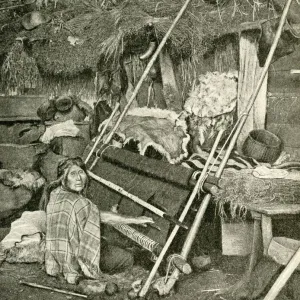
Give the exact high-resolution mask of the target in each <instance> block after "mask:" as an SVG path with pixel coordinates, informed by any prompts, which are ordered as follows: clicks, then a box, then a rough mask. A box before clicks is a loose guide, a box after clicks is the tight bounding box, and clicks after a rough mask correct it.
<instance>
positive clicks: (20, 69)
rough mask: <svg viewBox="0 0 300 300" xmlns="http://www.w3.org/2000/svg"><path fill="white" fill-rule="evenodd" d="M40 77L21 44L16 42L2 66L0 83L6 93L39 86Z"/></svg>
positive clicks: (33, 61)
mask: <svg viewBox="0 0 300 300" xmlns="http://www.w3.org/2000/svg"><path fill="white" fill-rule="evenodd" d="M40 81H41V77H40V73H39V70H38V68H37V65H36V62H35V60H34V59H33V58H32V57H30V56H28V54H27V53H26V52H25V51H24V47H23V42H21V41H16V42H15V43H14V44H13V46H12V48H11V50H10V51H9V53H8V54H7V55H6V58H5V60H4V62H3V64H2V68H1V82H2V85H3V88H4V89H5V90H6V92H8V91H18V92H21V93H22V92H23V91H24V90H25V89H28V88H35V87H36V86H38V85H39V84H40Z"/></svg>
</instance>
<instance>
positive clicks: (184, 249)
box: [164, 0, 292, 294]
mask: <svg viewBox="0 0 300 300" xmlns="http://www.w3.org/2000/svg"><path fill="white" fill-rule="evenodd" d="M291 2H292V0H287V1H286V4H285V7H284V10H283V13H282V16H281V19H280V22H279V26H278V29H277V32H276V35H275V38H274V41H273V44H272V46H271V48H270V51H269V54H268V57H267V59H266V62H265V65H264V68H263V71H262V74H261V76H260V79H259V81H258V83H257V86H256V89H255V90H254V92H253V94H252V95H251V97H250V99H249V103H248V106H247V108H246V110H245V113H244V114H243V115H242V116H241V118H240V119H239V120H238V124H237V127H236V130H235V132H234V134H233V136H232V139H231V140H230V143H229V146H228V148H227V150H226V152H225V155H224V157H223V159H222V161H221V163H220V165H219V167H218V170H217V172H216V174H215V177H217V178H221V176H222V173H223V171H224V168H225V166H226V164H227V161H228V159H229V156H230V154H231V152H232V150H233V148H234V146H235V144H236V141H237V139H238V137H239V134H240V132H241V130H242V128H243V126H244V124H245V122H246V119H247V116H248V114H249V112H250V110H251V108H252V106H253V105H254V102H255V100H256V97H257V95H258V93H259V90H260V88H261V85H262V83H263V81H264V78H265V76H266V74H267V71H268V69H269V66H270V64H271V60H272V57H273V55H274V52H275V50H276V47H277V44H278V41H279V38H280V35H281V32H282V29H283V25H284V22H285V19H286V16H287V13H288V10H289V7H290V5H291ZM210 199H211V195H210V194H207V195H205V197H204V199H203V201H202V203H201V205H200V209H199V210H198V212H197V215H196V217H195V220H194V222H193V225H192V226H191V229H190V231H189V234H188V236H187V237H186V240H185V243H184V245H183V247H182V252H181V255H182V257H183V258H184V259H186V258H187V256H188V254H189V251H190V249H191V246H192V243H193V241H194V239H195V236H196V234H197V231H198V229H199V226H200V224H201V222H202V219H203V216H204V213H205V211H206V208H207V206H208V204H209V201H210ZM178 275H179V270H176V269H175V270H174V271H173V273H172V275H171V276H170V278H169V280H168V282H167V283H166V287H165V289H164V292H165V293H166V294H168V293H169V292H170V290H171V289H172V287H173V286H174V284H175V282H176V281H177V280H178Z"/></svg>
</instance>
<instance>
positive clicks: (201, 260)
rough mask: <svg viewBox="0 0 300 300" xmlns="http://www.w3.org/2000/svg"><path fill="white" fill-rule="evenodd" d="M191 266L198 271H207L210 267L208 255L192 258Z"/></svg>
mask: <svg viewBox="0 0 300 300" xmlns="http://www.w3.org/2000/svg"><path fill="white" fill-rule="evenodd" d="M192 266H193V267H194V268H195V269H196V270H198V271H207V270H209V269H210V267H211V258H210V256H209V255H200V256H197V257H194V258H192Z"/></svg>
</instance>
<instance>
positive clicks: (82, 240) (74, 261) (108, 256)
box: [41, 158, 153, 284]
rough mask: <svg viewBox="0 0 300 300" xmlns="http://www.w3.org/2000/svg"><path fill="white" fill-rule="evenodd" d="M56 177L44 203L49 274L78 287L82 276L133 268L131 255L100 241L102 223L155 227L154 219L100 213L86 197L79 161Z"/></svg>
mask: <svg viewBox="0 0 300 300" xmlns="http://www.w3.org/2000/svg"><path fill="white" fill-rule="evenodd" d="M57 174H58V179H57V180H56V181H54V182H52V183H51V184H50V185H49V186H48V188H47V189H46V190H45V193H44V195H43V197H42V201H41V208H42V209H45V210H46V214H47V231H46V254H45V266H46V272H47V273H48V274H49V275H52V276H57V275H59V274H62V275H63V276H64V278H65V279H66V280H67V281H68V282H69V283H72V284H75V283H76V282H78V279H79V278H80V277H81V276H86V277H89V278H94V279H97V278H98V277H99V274H100V272H101V271H103V272H107V273H117V272H122V271H124V270H125V269H128V268H131V267H132V265H133V256H132V254H131V253H129V252H128V251H126V250H124V249H121V248H119V247H115V246H112V245H108V244H104V243H103V241H101V234H100V222H102V223H107V224H116V223H119V224H120V223H121V224H145V223H153V220H152V218H148V217H144V216H142V217H128V216H123V215H119V214H116V213H113V212H102V211H99V210H98V207H97V206H96V205H95V204H93V203H92V202H91V201H90V200H89V199H87V198H86V197H85V196H84V192H85V190H86V187H87V182H88V177H87V172H86V168H85V165H84V163H83V161H82V160H81V159H80V158H68V159H66V160H64V161H63V162H62V163H60V164H59V166H58V170H57ZM100 270H101V271H100Z"/></svg>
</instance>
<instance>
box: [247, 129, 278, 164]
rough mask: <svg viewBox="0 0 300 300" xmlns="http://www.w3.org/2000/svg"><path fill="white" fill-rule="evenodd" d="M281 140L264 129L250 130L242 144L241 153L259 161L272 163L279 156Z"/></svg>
mask: <svg viewBox="0 0 300 300" xmlns="http://www.w3.org/2000/svg"><path fill="white" fill-rule="evenodd" d="M281 149H282V141H281V140H280V138H279V137H278V136H276V135H275V134H273V133H272V132H270V131H267V130H265V129H256V130H252V131H251V132H250V133H249V135H248V137H247V139H246V141H245V143H244V145H243V153H244V155H246V156H249V157H252V158H254V159H256V160H257V161H259V162H266V163H273V162H275V161H276V160H277V159H278V157H279V156H280V153H281Z"/></svg>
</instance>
